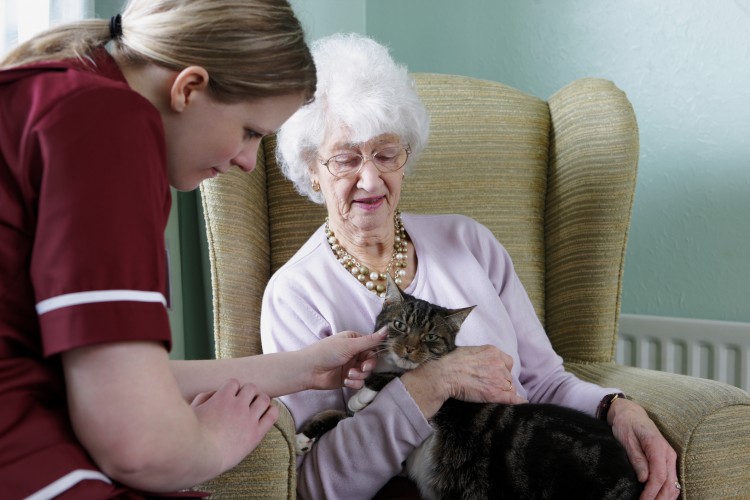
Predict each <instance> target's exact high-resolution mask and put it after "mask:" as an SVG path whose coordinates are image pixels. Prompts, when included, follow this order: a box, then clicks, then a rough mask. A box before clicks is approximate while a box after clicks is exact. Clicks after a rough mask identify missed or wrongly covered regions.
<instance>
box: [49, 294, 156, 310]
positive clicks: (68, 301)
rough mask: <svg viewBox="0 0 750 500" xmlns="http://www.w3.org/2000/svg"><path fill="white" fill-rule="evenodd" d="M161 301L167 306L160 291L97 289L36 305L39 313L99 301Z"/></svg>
mask: <svg viewBox="0 0 750 500" xmlns="http://www.w3.org/2000/svg"><path fill="white" fill-rule="evenodd" d="M121 301H122V302H126V301H127V302H161V303H162V304H163V305H164V307H166V306H167V299H166V298H165V297H164V294H161V293H159V292H145V291H143V290H95V291H92V292H76V293H67V294H65V295H58V296H57V297H51V298H49V299H45V300H42V301H41V302H39V303H37V305H36V312H37V314H38V315H40V316H41V315H42V314H44V313H48V312H50V311H54V310H55V309H61V308H63V307H70V306H77V305H80V304H94V303H97V302H121Z"/></svg>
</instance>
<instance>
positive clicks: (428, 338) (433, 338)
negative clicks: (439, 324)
mask: <svg viewBox="0 0 750 500" xmlns="http://www.w3.org/2000/svg"><path fill="white" fill-rule="evenodd" d="M424 339H425V340H426V341H427V342H435V341H436V340H437V339H438V336H437V335H435V334H434V333H428V334H427V335H425V337H424Z"/></svg>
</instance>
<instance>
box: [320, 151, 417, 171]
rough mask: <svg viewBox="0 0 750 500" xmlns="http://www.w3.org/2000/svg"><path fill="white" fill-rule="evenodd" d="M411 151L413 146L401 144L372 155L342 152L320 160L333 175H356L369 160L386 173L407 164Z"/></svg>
mask: <svg viewBox="0 0 750 500" xmlns="http://www.w3.org/2000/svg"><path fill="white" fill-rule="evenodd" d="M410 153H411V148H410V147H409V146H401V145H399V146H389V147H387V148H383V149H381V150H379V151H375V152H374V153H373V154H372V155H371V156H364V155H361V154H359V153H342V154H339V155H334V156H331V157H330V158H328V159H327V160H326V161H323V160H319V161H320V163H321V165H325V166H326V168H327V169H328V171H329V172H331V175H333V176H334V177H339V178H343V177H351V176H353V175H356V174H357V173H358V172H359V171H360V169H361V168H362V165H364V164H365V163H366V162H367V161H368V160H372V163H373V165H375V168H377V169H378V170H379V171H380V172H382V173H384V174H387V173H390V172H395V171H396V170H399V169H400V168H401V167H403V166H404V165H406V160H408V159H409V154H410Z"/></svg>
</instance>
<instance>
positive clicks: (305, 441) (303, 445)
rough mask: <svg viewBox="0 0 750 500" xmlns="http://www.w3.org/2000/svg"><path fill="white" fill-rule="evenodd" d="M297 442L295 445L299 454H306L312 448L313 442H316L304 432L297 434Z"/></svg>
mask: <svg viewBox="0 0 750 500" xmlns="http://www.w3.org/2000/svg"><path fill="white" fill-rule="evenodd" d="M295 438H296V439H295V442H294V445H295V446H294V447H295V450H296V451H297V455H304V454H305V453H307V452H308V451H310V449H311V448H312V445H313V443H314V442H315V440H314V439H310V438H309V437H307V436H305V435H304V434H303V433H301V432H300V433H299V434H297V435H296V436H295Z"/></svg>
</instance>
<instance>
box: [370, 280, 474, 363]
mask: <svg viewBox="0 0 750 500" xmlns="http://www.w3.org/2000/svg"><path fill="white" fill-rule="evenodd" d="M474 307H475V306H471V307H464V308H461V309H447V308H445V307H441V306H438V305H435V304H431V303H429V302H427V301H425V300H422V299H418V298H416V297H412V296H411V295H409V294H407V293H404V292H402V291H401V289H400V288H399V287H398V286H397V285H396V284H395V283H394V282H393V280H391V279H390V276H389V277H388V283H387V287H386V296H385V302H384V303H383V309H382V311H381V312H380V314H379V315H378V317H377V319H376V322H375V330H379V329H380V328H382V327H383V326H387V327H388V336H387V338H386V340H385V342H384V346H383V347H382V348H381V356H387V357H388V359H389V361H390V362H391V363H392V364H394V365H396V366H397V367H399V368H401V369H404V370H411V369H414V368H416V367H417V366H419V365H421V364H422V363H425V362H427V361H429V360H431V359H437V358H439V357H441V356H443V355H444V354H446V353H448V352H450V351H452V350H454V349H455V348H456V335H457V334H458V331H459V330H460V328H461V325H462V324H463V322H464V320H465V319H466V317H467V316H468V315H469V313H470V312H471V311H472V309H474Z"/></svg>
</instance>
